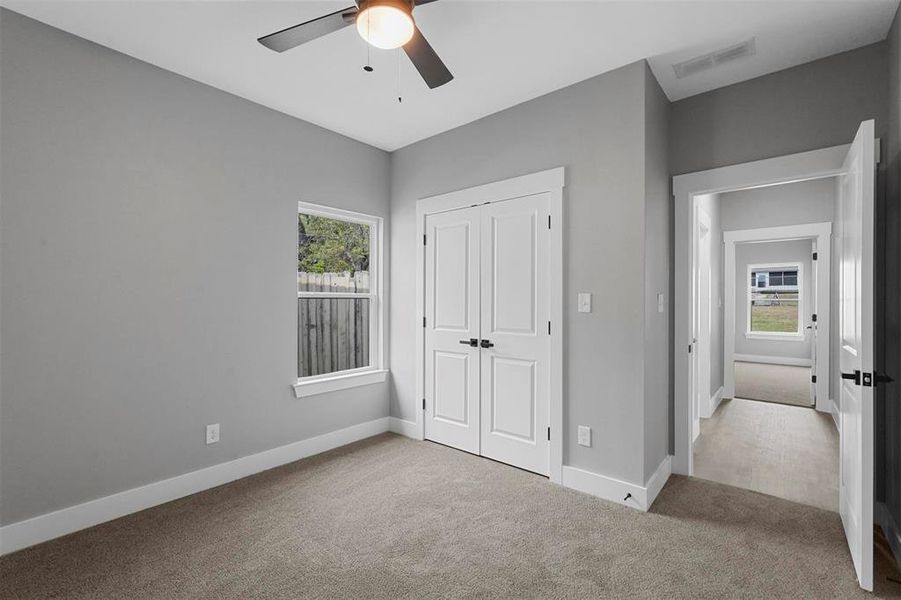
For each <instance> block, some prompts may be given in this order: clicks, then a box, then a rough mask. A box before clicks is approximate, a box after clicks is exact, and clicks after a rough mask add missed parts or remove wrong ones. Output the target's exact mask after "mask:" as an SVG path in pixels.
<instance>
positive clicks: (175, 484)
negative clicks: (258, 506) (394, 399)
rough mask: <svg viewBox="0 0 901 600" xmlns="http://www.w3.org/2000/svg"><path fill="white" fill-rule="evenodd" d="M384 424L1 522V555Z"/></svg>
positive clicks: (347, 429) (348, 430)
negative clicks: (14, 520)
mask: <svg viewBox="0 0 901 600" xmlns="http://www.w3.org/2000/svg"><path fill="white" fill-rule="evenodd" d="M388 429H389V418H388V417H383V418H381V419H375V420H373V421H367V422H365V423H360V424H358V425H351V426H350V427H345V428H344V429H339V430H337V431H332V432H329V433H324V434H322V435H318V436H316V437H312V438H308V439H305V440H301V441H299V442H294V443H292V444H286V445H284V446H279V447H278V448H273V449H271V450H265V451H263V452H259V453H257V454H251V455H250V456H244V457H241V458H237V459H235V460H231V461H228V462H224V463H219V464H217V465H213V466H211V467H206V468H205V469H199V470H197V471H192V472H190V473H185V474H183V475H177V476H175V477H171V478H169V479H164V480H162V481H155V482H153V483H149V484H147V485H144V486H141V487H136V488H132V489H130V490H126V491H124V492H119V493H117V494H112V495H110V496H104V497H103V498H97V499H96V500H90V501H88V502H85V503H83V504H76V505H75V506H69V507H67V508H63V509H60V510H57V511H54V512H51V513H47V514H43V515H38V516H37V517H32V518H30V519H26V520H24V521H19V522H18V523H11V524H9V525H4V526H3V527H0V555H2V554H9V553H10V552H15V551H16V550H21V549H22V548H27V547H29V546H33V545H35V544H39V543H41V542H46V541H48V540H52V539H54V538H58V537H60V536H63V535H67V534H69V533H74V532H76V531H79V530H82V529H86V528H88V527H93V526H94V525H99V524H100V523H105V522H107V521H112V520H113V519H118V518H119V517H124V516H125V515H129V514H132V513H135V512H138V511H141V510H144V509H147V508H151V507H153V506H157V505H160V504H164V503H166V502H171V501H172V500H177V499H178V498H183V497H185V496H190V495H191V494H196V493H197V492H202V491H204V490H208V489H210V488H214V487H216V486H220V485H223V484H225V483H229V482H231V481H235V480H237V479H241V478H242V477H247V476H248V475H253V474H255V473H259V472H261V471H266V470H268V469H272V468H275V467H279V466H282V465H285V464H288V463H292V462H294V461H297V460H300V459H302V458H307V457H308V456H313V455H314V454H320V453H322V452H326V451H327V450H332V449H333V448H338V447H340V446H344V445H347V444H350V443H352V442H356V441H359V440H362V439H365V438H368V437H372V436H374V435H378V434H380V433H384V432H386V431H388Z"/></svg>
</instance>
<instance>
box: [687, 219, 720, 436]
mask: <svg viewBox="0 0 901 600" xmlns="http://www.w3.org/2000/svg"><path fill="white" fill-rule="evenodd" d="M694 210H695V216H694V221H695V222H694V227H693V229H692V235H693V236H694V239H693V240H692V243H693V244H695V252H696V253H697V256H698V259H699V263H698V268H697V269H696V270H694V271H693V273H692V285H693V286H694V289H693V292H694V294H695V296H694V297H695V298H696V299H698V300H700V298H701V297H700V296H698V293H699V292H698V289H699V288H700V283H701V267H702V266H703V265H702V264H701V263H702V262H703V261H702V260H701V258H703V248H702V239H703V238H705V237H706V246H707V284H708V288H709V286H710V281H711V275H712V273H713V271H712V269H711V265H712V264H713V263H712V261H711V258H712V252H713V251H714V247H713V241H712V239H713V232H712V223H711V220H710V215H709V214H707V212H705V211H704V210H703V209H702V208H701V207H700V206H697V205H696V206H695V207H694ZM702 228H703V229H705V230H706V231H707V233H706V234H705V235H701V229H702ZM716 249H717V250H718V249H719V244H717V247H716ZM712 304H713V297H712V296H711V295H710V293H708V298H707V338H706V339H704V336H703V335H702V334H701V329H702V328H701V322H702V319H703V318H704V311H702V310H701V306H700V302H697V303H695V304H694V305H692V311H691V313H692V321H693V324H692V330H693V332H695V333H697V335H692V338H694V344H695V346H694V348H693V352H692V357H693V359H694V362H695V364H694V366H693V371H692V377H693V378H694V377H700V375H701V374H703V373H706V374H707V384H706V386H705V385H703V381H693V382H692V402H693V405H692V423H691V426H692V441H694V440H696V439H697V436H698V435H700V432H701V425H700V420H701V418H702V417H704V418H706V417H710V416H711V415H712V414H713V411H714V410H715V408H716V407H715V406H714V405H713V402H711V399H712V396H711V395H710V374H711V369H712V366H713V365H712V361H711V360H710V359H711V357H712V353H711V349H712V347H713V346H712V344H711V341H712V340H713V335H712V332H711V331H710V315H711V312H712ZM700 348H703V349H704V352H700V351H699V349H700ZM699 384H700V385H699ZM702 392H703V395H702ZM696 422H697V429H695V423H696Z"/></svg>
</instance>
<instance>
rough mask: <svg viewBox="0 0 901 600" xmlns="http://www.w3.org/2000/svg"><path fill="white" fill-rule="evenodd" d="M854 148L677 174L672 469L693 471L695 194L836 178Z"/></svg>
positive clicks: (793, 155)
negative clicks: (692, 336) (692, 394)
mask: <svg viewBox="0 0 901 600" xmlns="http://www.w3.org/2000/svg"><path fill="white" fill-rule="evenodd" d="M850 147H851V146H850V144H843V145H841V146H833V147H831V148H823V149H820V150H811V151H809V152H801V153H798V154H789V155H786V156H779V157H776V158H768V159H764V160H758V161H754V162H747V163H742V164H738V165H732V166H728V167H720V168H717V169H710V170H707V171H698V172H696V173H687V174H685V175H677V176H676V177H673V196H674V202H675V211H674V212H675V225H674V226H675V253H674V263H675V272H674V280H673V281H674V301H675V309H674V313H673V314H674V319H673V321H674V323H675V325H674V335H673V363H674V374H673V385H674V390H673V397H674V400H673V403H674V406H673V442H674V455H673V473H678V474H680V475H692V474H693V472H694V464H693V463H694V460H693V457H692V445H693V444H692V440H691V426H692V423H691V404H690V401H691V398H690V392H691V389H690V388H691V377H692V375H691V372H690V371H691V361H690V360H689V349H690V346H691V335H692V332H691V327H692V313H693V307H694V303H695V298H694V285H693V282H694V273H695V272H696V270H697V253H696V249H695V248H694V244H693V243H692V238H693V236H694V234H693V230H692V227H693V225H694V215H693V213H694V205H695V197H696V196H703V195H705V194H718V193H723V192H731V191H735V190H740V189H748V188H756V187H767V186H771V185H778V184H782V183H794V182H799V181H807V180H812V179H822V178H825V177H835V176H837V175H839V174H841V172H842V165H843V163H844V160H845V155H846V154H847V153H848V149H849V148H850ZM724 328H725V326H724ZM827 381H828V378H827Z"/></svg>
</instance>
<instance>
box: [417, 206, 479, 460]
mask: <svg viewBox="0 0 901 600" xmlns="http://www.w3.org/2000/svg"><path fill="white" fill-rule="evenodd" d="M479 225H480V214H479V207H473V208H464V209H461V210H455V211H452V212H445V213H439V214H435V215H429V216H428V218H427V219H426V235H427V236H428V239H429V243H428V245H427V246H426V285H425V301H426V306H425V317H426V330H425V393H424V396H425V402H424V404H425V406H424V408H425V437H426V438H427V439H430V440H434V441H436V442H439V443H442V444H446V445H448V446H453V447H454V448H459V449H460V450H465V451H467V452H472V453H474V454H478V453H479V417H480V411H479V368H480V365H479V347H478V340H479V285H480V281H479V248H480V242H481V240H480V234H479Z"/></svg>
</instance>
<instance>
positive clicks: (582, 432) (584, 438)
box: [579, 425, 591, 447]
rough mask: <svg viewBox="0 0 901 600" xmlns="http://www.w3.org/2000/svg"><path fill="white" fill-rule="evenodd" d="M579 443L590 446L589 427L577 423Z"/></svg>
mask: <svg viewBox="0 0 901 600" xmlns="http://www.w3.org/2000/svg"><path fill="white" fill-rule="evenodd" d="M579 445H580V446H589V447H590V446H591V427H588V426H587V425H579Z"/></svg>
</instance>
